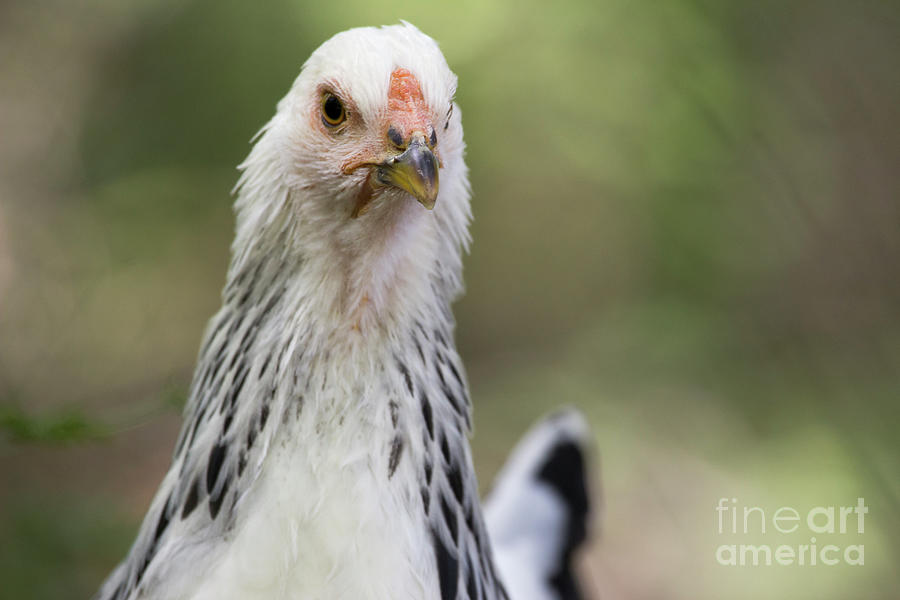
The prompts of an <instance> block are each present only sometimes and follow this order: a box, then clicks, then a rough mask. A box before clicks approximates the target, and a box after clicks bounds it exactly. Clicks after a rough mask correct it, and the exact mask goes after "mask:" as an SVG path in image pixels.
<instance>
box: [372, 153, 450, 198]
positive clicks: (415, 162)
mask: <svg viewBox="0 0 900 600" xmlns="http://www.w3.org/2000/svg"><path fill="white" fill-rule="evenodd" d="M375 178H376V179H377V180H378V182H379V183H383V184H385V185H390V186H393V187H396V188H399V189H401V190H404V191H406V192H409V193H410V194H412V196H413V197H414V198H415V199H416V200H418V201H419V202H420V203H421V204H422V206H424V207H425V208H427V209H428V210H431V209H432V208H434V203H435V201H436V200H437V194H438V161H437V157H436V156H435V155H434V152H432V151H431V149H430V148H429V147H428V145H427V144H426V143H425V138H424V136H422V137H421V138H416V139H413V141H412V142H411V143H410V144H409V147H407V149H406V150H405V151H404V152H403V154H400V155H398V156H394V157H391V158H389V159H387V160H386V161H384V162H383V163H381V164H380V165H378V167H377V168H376V170H375Z"/></svg>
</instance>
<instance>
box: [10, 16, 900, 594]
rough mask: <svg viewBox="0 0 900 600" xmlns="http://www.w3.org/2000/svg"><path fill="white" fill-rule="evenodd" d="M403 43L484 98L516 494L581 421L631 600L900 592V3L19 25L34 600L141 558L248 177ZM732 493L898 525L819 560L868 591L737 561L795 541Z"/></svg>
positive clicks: (481, 144) (21, 590) (504, 426)
mask: <svg viewBox="0 0 900 600" xmlns="http://www.w3.org/2000/svg"><path fill="white" fill-rule="evenodd" d="M401 18H402V19H406V20H409V21H411V22H413V23H415V24H416V25H417V26H419V27H420V28H421V29H422V30H423V31H425V32H426V33H428V34H430V35H431V36H433V37H435V38H436V39H437V40H438V41H439V42H440V43H441V46H442V48H443V50H444V53H445V55H446V57H447V60H448V62H449V63H450V65H451V67H452V68H453V69H454V70H455V71H456V73H457V74H458V75H459V92H458V95H457V100H458V101H459V104H460V106H461V107H462V109H463V113H464V118H463V122H464V125H465V129H466V139H467V142H468V155H467V156H468V163H469V166H470V168H471V176H472V183H473V187H474V200H473V206H474V213H475V221H474V224H473V227H472V233H473V236H474V240H475V241H474V244H473V246H472V251H471V254H470V256H469V257H468V259H467V261H466V281H467V288H468V292H467V295H466V296H465V298H464V299H463V300H462V301H461V302H459V303H458V305H457V308H456V310H457V317H458V322H459V328H458V341H459V345H460V349H461V351H462V354H463V356H464V359H465V361H466V364H467V366H468V370H469V377H470V380H471V384H472V388H473V396H474V400H475V407H476V408H475V410H476V412H475V422H476V435H475V438H474V451H475V456H476V461H477V466H478V469H479V475H480V479H481V482H482V487H483V488H484V489H488V488H489V484H490V481H491V478H492V477H493V475H494V473H495V472H496V470H497V469H498V468H499V466H500V465H501V464H502V462H503V459H504V457H505V456H506V454H507V453H508V452H509V450H510V448H511V446H512V445H513V444H514V442H515V440H516V439H518V437H519V436H520V435H521V434H522V433H523V431H524V430H525V429H526V428H527V427H528V425H529V424H530V423H531V422H532V421H534V420H535V419H536V418H538V417H539V415H541V414H543V413H544V412H546V411H548V410H550V409H552V408H553V407H556V406H558V405H560V404H574V405H577V406H579V407H580V408H581V409H582V410H583V411H585V413H586V414H587V416H588V418H589V420H590V421H591V424H592V426H593V428H594V431H595V432H596V435H597V448H598V456H597V457H596V458H597V461H596V466H597V469H596V470H597V473H596V474H595V488H596V490H597V491H598V493H599V491H600V488H601V483H600V482H601V478H602V491H603V495H604V497H605V501H604V511H603V515H602V518H600V515H597V518H596V520H595V521H596V523H595V525H596V530H597V533H598V535H597V538H596V539H595V542H594V543H593V545H592V547H591V548H590V549H589V551H588V552H586V553H585V555H584V556H583V557H582V562H581V565H580V566H581V571H582V572H581V574H582V578H583V579H584V581H585V587H586V588H587V590H588V591H589V592H590V594H591V597H593V598H594V599H595V600H596V599H604V600H608V599H617V598H625V599H682V598H683V599H688V598H690V599H698V598H701V599H706V598H710V599H713V598H723V597H729V598H748V599H749V598H754V599H755V598H778V599H780V598H790V599H804V598H810V599H813V598H815V599H834V600H838V599H844V598H870V599H885V600H887V599H894V598H897V597H898V593H900V573H898V569H897V565H898V564H900V541H898V540H900V435H898V430H900V160H898V159H900V127H898V123H900V118H898V117H900V77H898V72H900V36H898V35H897V32H898V30H900V5H898V3H896V2H884V1H874V0H872V1H868V0H862V1H859V2H837V1H832V0H798V1H793V2H781V1H775V0H759V1H756V2H748V1H743V2H741V1H738V0H720V1H714V0H673V1H671V2H665V3H663V2H632V1H629V0H596V1H592V2H587V1H585V2H569V3H565V4H561V3H560V4H551V3H545V2H535V1H533V0H531V1H524V2H523V1H518V2H514V1H512V0H504V1H497V2H476V1H474V0H470V1H463V2H453V3H436V2H391V3H376V2H360V1H354V2H347V3H341V4H335V3H317V2H301V1H299V0H293V1H287V0H275V1H271V2H267V3H265V4H263V3H250V2H240V1H238V0H224V1H223V0H217V1H213V0H192V1H184V2H175V1H174V0H144V1H142V2H130V3H126V2H117V1H113V0H83V1H80V2H71V1H63V0H46V1H44V0H32V1H26V0H21V1H14V2H8V1H7V2H5V3H0V582H2V584H0V597H2V598H17V599H18V598H34V599H45V598H46V599H50V598H54V599H56V598H86V597H89V596H90V595H91V594H92V593H93V591H94V590H95V589H96V587H97V586H98V584H99V582H100V581H101V579H102V578H103V577H104V576H105V575H106V574H107V573H108V572H109V570H110V569H111V568H112V567H113V565H114V563H115V562H116V561H117V560H119V559H120V558H121V557H122V556H124V553H125V552H126V550H127V548H128V546H129V545H130V543H131V540H132V537H133V535H134V534H135V531H136V527H137V525H138V523H139V521H140V519H141V517H142V516H143V513H144V511H145V510H146V508H147V506H148V503H149V500H150V497H151V496H152V494H153V492H154V491H155V488H156V486H157V484H158V482H159V480H160V478H161V476H162V474H163V472H164V471H165V469H166V467H167V464H168V461H169V455H170V452H171V449H172V446H173V443H174V438H175V435H176V433H177V430H178V426H179V408H180V406H181V403H182V402H183V400H184V394H185V390H186V387H187V385H188V382H189V379H190V375H191V372H192V367H193V361H194V358H195V354H196V351H197V348H198V345H199V340H200V334H201V332H202V329H203V326H204V324H205V321H206V319H207V318H209V316H210V315H211V314H212V312H213V311H214V310H215V308H216V307H217V306H218V304H219V291H220V288H221V285H222V283H223V281H224V272H225V267H226V265H227V252H228V245H229V243H230V239H231V233H232V214H231V206H230V203H231V198H230V197H229V190H230V189H231V186H232V185H233V184H234V182H235V180H236V177H237V174H236V171H235V165H236V164H237V163H239V162H240V161H241V160H242V158H243V157H244V156H245V155H246V154H247V152H248V151H249V144H248V141H249V139H250V137H251V136H252V135H253V134H254V133H255V132H256V130H257V129H258V128H259V127H260V126H261V125H262V124H263V123H264V122H265V121H266V120H268V118H269V117H270V115H271V114H272V113H273V111H274V106H275V103H276V101H277V100H278V99H279V98H280V97H281V96H282V95H283V94H284V93H285V92H286V91H287V89H288V87H289V85H290V83H291V82H292V80H293V78H294V77H295V76H296V74H297V73H298V71H299V69H300V66H301V65H302V63H303V61H304V60H305V58H306V57H307V56H308V55H309V53H310V52H311V51H312V50H313V49H314V48H315V47H316V46H318V45H319V44H320V43H321V42H322V41H324V40H325V39H327V38H328V37H329V36H330V35H332V34H333V33H335V32H337V31H340V30H343V29H346V28H349V27H351V26H358V25H369V24H385V23H393V22H396V21H397V20H398V19H401ZM601 459H602V466H603V469H602V475H601V473H600V461H601ZM720 497H726V498H731V497H736V498H738V504H739V506H761V507H764V508H766V509H767V510H769V511H774V509H775V508H777V507H779V506H791V507H796V508H797V509H798V510H800V511H801V512H803V511H805V510H808V509H809V508H811V507H813V506H818V505H824V506H829V505H847V506H850V505H855V504H856V498H857V497H864V498H865V500H866V504H867V505H868V506H869V509H870V512H869V514H868V515H867V518H866V529H865V533H864V534H860V535H857V534H855V533H854V534H845V535H840V534H836V535H832V536H828V535H820V536H818V537H819V540H818V541H819V544H825V543H829V542H832V543H835V544H837V545H839V546H842V547H843V546H846V545H848V544H858V543H864V544H865V548H866V550H865V552H866V554H865V561H866V564H865V566H856V567H852V566H834V567H825V566H821V565H820V566H817V567H809V566H807V567H799V566H792V567H787V566H771V567H723V566H720V565H718V564H716V561H715V550H716V547H717V546H718V545H719V544H721V543H742V542H746V541H750V542H752V543H767V544H772V545H773V546H774V545H777V544H780V543H783V542H784V540H785V539H788V538H789V537H790V536H780V535H778V534H775V533H771V532H770V533H769V534H766V535H764V536H756V537H752V536H751V537H750V538H740V537H738V538H735V540H736V541H726V540H731V538H729V537H728V536H722V535H718V533H717V521H716V518H717V517H716V512H715V510H714V508H715V506H716V504H717V502H718V500H719V498H720ZM808 538H809V534H808V532H807V534H806V535H805V536H804V535H801V536H800V537H799V538H796V539H795V538H790V539H791V540H792V541H789V542H786V543H792V544H795V545H796V544H802V543H809V540H808ZM826 540H827V541H826Z"/></svg>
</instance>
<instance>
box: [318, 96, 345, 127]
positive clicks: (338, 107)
mask: <svg viewBox="0 0 900 600" xmlns="http://www.w3.org/2000/svg"><path fill="white" fill-rule="evenodd" d="M346 119H347V111H346V110H344V105H343V104H341V101H340V100H338V98H337V96H335V95H334V94H332V93H326V94H325V95H324V96H322V122H323V123H325V124H326V125H328V126H329V127H336V126H338V125H340V124H341V123H343V122H344V121H345V120H346Z"/></svg>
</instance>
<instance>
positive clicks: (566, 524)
mask: <svg viewBox="0 0 900 600" xmlns="http://www.w3.org/2000/svg"><path fill="white" fill-rule="evenodd" d="M589 438H590V436H589V432H588V427H587V424H586V423H585V421H584V418H583V417H582V416H581V414H580V413H578V412H577V411H575V410H573V409H567V410H564V411H560V412H558V413H555V414H553V415H551V416H549V417H547V418H545V419H543V420H542V421H540V422H539V423H538V424H537V425H535V426H534V427H533V428H532V429H531V431H529V432H528V434H527V435H526V436H525V437H524V438H523V439H522V440H521V441H520V442H519V444H518V445H517V446H516V448H515V449H514V450H513V452H512V455H511V456H510V458H509V460H508V461H507V463H506V465H504V467H503V469H502V470H501V471H500V474H499V475H498V476H497V480H496V482H495V484H494V488H493V490H492V491H491V493H490V495H489V496H488V498H487V500H486V501H485V505H484V509H485V520H486V523H487V528H488V533H489V534H490V537H491V543H492V545H493V548H494V555H495V560H496V564H497V567H498V569H499V570H500V575H501V578H502V579H503V581H504V583H505V585H506V588H507V591H508V592H509V596H510V598H512V599H514V600H581V599H582V598H583V596H582V594H581V592H580V590H579V586H578V583H577V581H576V579H575V575H574V572H573V565H572V559H573V554H574V552H575V550H576V549H577V548H578V547H579V546H580V545H581V544H582V543H584V541H585V540H586V539H587V524H588V515H589V512H590V510H591V506H590V505H591V501H590V497H589V494H588V483H587V470H586V468H585V465H586V462H587V460H586V459H587V447H588V446H589Z"/></svg>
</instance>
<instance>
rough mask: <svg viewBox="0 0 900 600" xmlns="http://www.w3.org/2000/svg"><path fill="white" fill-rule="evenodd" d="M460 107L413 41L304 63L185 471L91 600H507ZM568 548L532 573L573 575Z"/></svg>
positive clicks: (203, 357)
mask: <svg viewBox="0 0 900 600" xmlns="http://www.w3.org/2000/svg"><path fill="white" fill-rule="evenodd" d="M455 89H456V77H455V75H454V74H453V73H452V72H451V71H450V69H449V68H448V66H447V63H446V62H445V60H444V57H443V55H442V54H441V52H440V50H439V49H438V46H437V44H435V42H434V41H433V40H432V39H431V38H429V37H427V36H426V35H424V34H422V33H421V32H419V31H418V30H417V29H416V28H415V27H413V26H411V25H408V24H402V25H397V26H391V27H384V28H379V29H376V28H364V29H354V30H350V31H347V32H344V33H340V34H338V35H336V36H334V37H333V38H331V39H330V40H328V41H327V42H326V43H324V44H323V45H322V46H321V47H320V48H319V49H318V50H316V51H315V52H314V53H313V55H312V56H311V57H310V58H309V60H308V61H307V62H306V64H305V65H304V67H303V70H302V72H301V73H300V75H299V77H298V78H297V79H296V81H295V82H294V84H293V86H292V88H291V90H290V91H289V92H288V94H287V96H285V98H284V99H283V100H282V101H281V102H280V103H279V104H278V110H277V112H276V114H275V116H274V117H273V118H272V120H271V121H269V123H268V124H267V125H266V126H265V127H264V128H263V130H262V131H261V132H260V134H259V137H258V141H256V144H255V146H254V148H253V150H252V151H251V153H250V156H249V157H248V158H247V160H246V161H245V162H244V164H243V165H241V169H242V170H243V174H242V176H241V178H240V181H239V183H238V186H237V189H238V198H237V202H236V204H235V206H236V213H237V232H236V237H235V241H234V244H233V246H232V260H231V265H230V267H229V270H228V278H227V283H226V286H225V290H224V292H223V305H222V308H221V309H220V310H219V312H218V313H217V314H216V315H215V316H214V317H213V319H212V321H211V322H210V324H209V327H208V329H207V331H206V334H205V338H204V341H203V344H202V347H201V350H200V355H199V359H198V364H197V369H196V372H195V375H194V380H193V383H192V386H191V390H190V398H189V401H188V405H187V407H186V410H185V421H184V426H183V429H182V431H181V434H180V437H179V440H178V443H177V447H176V449H175V453H174V457H173V461H172V466H171V468H170V470H169V472H168V473H167V474H166V476H165V478H164V480H163V482H162V484H161V486H160V488H159V491H158V492H157V494H156V497H155V498H154V500H153V503H152V505H151V507H150V510H149V512H148V513H147V517H146V518H145V520H144V523H143V525H142V526H141V529H140V533H139V535H138V538H137V540H136V541H135V543H134V545H133V547H132V548H131V551H130V553H129V555H128V557H127V558H126V559H125V561H123V562H122V564H121V565H119V567H118V568H117V569H116V570H115V571H114V572H113V573H112V575H111V576H110V577H109V579H108V580H107V581H106V583H105V584H104V585H103V587H102V589H101V590H100V592H99V594H98V598H101V599H103V600H124V599H132V600H134V599H138V598H147V599H166V600H176V599H185V600H188V599H190V600H201V599H204V600H207V599H208V600H227V599H231V598H234V599H238V598H240V599H243V600H248V599H256V598H260V599H262V598H265V599H294V598H298V599H299V598H303V599H306V598H321V599H334V598H348V599H359V598H373V599H375V598H378V599H385V600H387V599H390V600H405V599H409V600H421V599H423V598H442V599H443V600H452V599H457V598H458V599H469V600H475V599H484V600H493V599H500V598H506V597H507V596H506V592H505V591H504V587H503V585H502V584H501V581H500V580H501V577H500V576H498V573H497V572H496V570H495V567H494V564H495V563H494V556H493V555H492V551H491V546H490V543H489V541H488V536H487V533H486V529H485V525H484V523H483V519H482V512H481V507H480V503H479V500H478V488H477V482H476V480H475V474H474V470H473V468H472V459H471V456H470V450H469V444H468V439H467V438H468V434H469V430H470V409H469V398H468V391H467V386H466V380H465V376H464V372H463V367H462V364H461V363H460V359H459V356H458V354H457V352H456V348H455V344H454V340H453V329H454V322H453V316H452V313H451V311H450V304H451V302H452V301H453V300H454V299H455V298H456V297H457V296H458V295H459V293H460V291H461V287H462V282H461V253H462V252H463V251H464V250H465V248H466V245H467V243H468V239H469V238H468V222H469V218H470V208H469V183H468V178H467V172H466V165H465V163H464V162H463V135H462V125H461V123H460V111H459V109H458V107H457V106H456V105H455V104H454V103H453V96H454V92H455ZM429 209H433V210H429ZM552 423H553V422H550V424H548V425H546V426H545V427H550V429H551V430H552V429H554V426H553V425H552ZM563 429H564V428H563ZM561 431H562V430H561ZM563 437H565V436H563ZM551 446H552V445H551ZM551 446H548V447H547V448H546V449H547V450H548V452H550V450H552V447H551ZM551 454H552V453H551ZM529 460H530V461H531V462H532V463H533V464H532V466H533V467H534V469H532V470H531V471H528V470H527V469H526V471H527V472H528V473H538V472H540V471H541V468H542V467H541V465H545V466H546V465H551V464H552V463H553V461H554V459H553V457H552V456H550V454H547V455H544V454H542V453H539V455H535V456H532V457H530V458H529ZM579 460H580V454H579ZM547 468H550V467H547ZM580 469H581V467H580V463H578V467H577V469H576V470H577V471H578V472H575V471H573V472H572V473H573V474H572V477H575V478H577V480H578V481H576V482H574V485H575V486H576V487H578V486H579V485H580V486H581V488H580V489H581V490H583V472H581V471H580ZM523 473H525V472H523ZM551 479H552V478H550V479H546V478H545V479H544V480H543V483H541V482H536V481H532V480H531V479H530V478H529V476H528V475H527V473H526V474H525V475H524V476H522V477H519V478H518V479H516V478H515V477H513V478H512V480H511V481H513V483H512V484H511V485H512V489H513V495H515V493H514V490H515V489H516V488H517V486H518V487H520V488H522V489H523V490H524V489H527V488H528V487H529V486H531V485H539V486H540V485H543V486H544V488H542V489H545V491H546V490H550V492H549V493H557V492H565V491H566V490H565V487H566V486H565V485H563V486H560V485H556V484H557V483H558V482H554V481H552V480H551ZM516 481H518V483H516ZM509 487H510V486H509V485H506V486H505V487H504V488H503V491H504V493H505V494H508V493H509ZM526 493H527V492H526ZM569 495H571V494H569ZM564 497H565V494H563V495H559V494H557V498H558V499H560V500H561V499H563V498H564ZM585 498H586V497H585ZM510 506H512V507H513V510H515V508H514V503H513V504H512V505H510ZM554 506H555V508H556V509H558V508H561V509H562V510H564V511H566V510H568V506H569V505H568V504H566V503H564V502H558V503H557V504H556V505H554ZM572 506H575V505H572ZM576 508H577V507H576ZM584 508H585V509H586V505H585V507H584ZM498 509H499V510H500V514H501V516H502V514H503V509H502V508H501V507H499V505H498ZM571 514H572V517H571V518H572V519H575V520H581V522H582V523H583V516H584V515H583V514H579V513H578V510H575V511H574V512H572V513H571ZM520 516H521V517H524V518H526V519H528V518H531V517H532V516H533V515H529V514H523V515H520ZM515 517H516V515H515V514H507V515H506V518H505V520H504V519H501V520H502V521H503V522H504V523H505V524H504V525H503V527H501V528H500V529H498V531H499V532H501V533H502V535H503V537H504V539H506V533H508V529H509V527H513V529H515V527H514V526H513V525H511V524H510V523H511V522H510V521H509V519H512V520H513V522H514V521H515ZM566 518H568V517H566ZM564 520H565V519H563V521H564ZM561 523H562V522H561ZM561 526H564V523H563V525H561ZM526 535H528V534H526ZM561 535H562V534H561ZM538 544H540V540H539V539H538ZM562 546H563V544H562V543H561V542H559V541H558V540H556V538H554V541H552V543H551V542H549V541H548V543H547V544H546V549H547V555H546V556H543V557H542V558H541V561H539V562H540V564H535V565H533V569H532V571H534V573H537V574H538V575H539V574H540V573H542V572H543V571H540V572H539V571H536V569H543V570H544V571H546V573H544V574H545V575H546V577H547V578H552V577H556V576H557V575H558V572H559V571H561V570H562V571H566V569H567V567H568V565H567V560H568V554H567V552H566V551H565V550H564V549H563V548H562ZM569 551H570V550H569ZM501 564H503V562H502V561H501ZM547 565H552V567H547ZM519 567H521V568H524V569H526V570H528V569H529V568H530V566H529V565H519ZM548 568H549V569H550V570H547V569H548ZM548 581H549V579H548ZM514 587H515V586H514ZM547 592H548V593H551V594H556V595H549V596H546V597H547V598H554V597H556V598H562V597H570V596H564V595H563V594H565V593H568V592H567V590H566V589H564V588H563V587H562V586H558V585H555V584H553V585H550V586H548V587H547ZM572 593H574V592H572ZM540 597H541V596H536V598H540Z"/></svg>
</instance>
